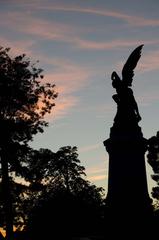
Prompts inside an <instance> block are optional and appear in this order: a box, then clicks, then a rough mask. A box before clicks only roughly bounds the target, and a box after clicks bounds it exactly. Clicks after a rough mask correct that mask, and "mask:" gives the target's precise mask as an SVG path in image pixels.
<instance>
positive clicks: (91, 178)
mask: <svg viewBox="0 0 159 240" xmlns="http://www.w3.org/2000/svg"><path fill="white" fill-rule="evenodd" d="M106 178H107V176H106V175H105V174H102V175H97V176H92V177H88V179H89V181H93V182H95V181H101V180H104V179H105V180H106Z"/></svg>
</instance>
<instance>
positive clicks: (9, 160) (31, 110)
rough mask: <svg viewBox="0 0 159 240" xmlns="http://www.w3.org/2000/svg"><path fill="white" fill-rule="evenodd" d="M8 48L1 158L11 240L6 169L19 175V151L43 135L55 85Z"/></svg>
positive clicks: (0, 95) (1, 62) (0, 79)
mask: <svg viewBox="0 0 159 240" xmlns="http://www.w3.org/2000/svg"><path fill="white" fill-rule="evenodd" d="M9 51H10V49H9V48H3V47H1V48H0V132H1V138H0V157H1V159H0V160H1V177H2V193H3V194H2V195H3V205H4V212H5V216H6V218H5V221H6V239H7V240H12V239H13V213H12V198H11V194H10V184H9V182H10V181H9V169H10V168H14V170H15V174H16V169H17V172H18V173H19V169H20V164H21V162H20V161H22V158H21V157H17V158H16V156H17V152H18V151H19V149H21V150H22V149H23V148H25V147H26V146H27V143H28V141H30V140H32V139H33V135H35V134H37V133H38V132H43V129H44V127H45V126H47V125H48V123H47V122H46V121H45V120H44V116H45V114H46V113H50V111H51V109H52V107H53V106H54V105H55V104H54V99H55V98H56V97H57V94H56V93H55V91H54V87H55V85H54V84H53V85H51V84H49V83H46V84H44V83H40V79H41V80H42V79H43V75H42V69H40V68H37V67H36V64H34V63H33V64H32V63H31V61H30V59H29V58H27V57H26V55H25V54H22V55H19V56H16V57H12V56H11V55H9Z"/></svg>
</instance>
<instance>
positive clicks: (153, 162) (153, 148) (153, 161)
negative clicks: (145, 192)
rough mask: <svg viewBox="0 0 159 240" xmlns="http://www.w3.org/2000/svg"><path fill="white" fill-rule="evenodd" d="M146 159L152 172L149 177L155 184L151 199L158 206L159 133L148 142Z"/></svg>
mask: <svg viewBox="0 0 159 240" xmlns="http://www.w3.org/2000/svg"><path fill="white" fill-rule="evenodd" d="M147 159H148V163H149V164H150V166H151V167H152V169H153V172H154V174H153V175H152V176H151V177H152V179H153V180H154V181H155V182H156V183H157V186H155V187H153V188H152V197H153V198H155V199H156V200H157V202H158V204H159V132H157V134H156V136H153V137H151V138H150V139H149V140H148V154H147ZM158 204H157V205H158Z"/></svg>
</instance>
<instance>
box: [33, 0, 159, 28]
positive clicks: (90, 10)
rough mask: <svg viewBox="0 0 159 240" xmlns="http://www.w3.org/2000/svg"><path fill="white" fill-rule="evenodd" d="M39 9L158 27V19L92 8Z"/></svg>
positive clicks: (54, 7) (58, 7)
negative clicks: (92, 15) (86, 14)
mask: <svg viewBox="0 0 159 240" xmlns="http://www.w3.org/2000/svg"><path fill="white" fill-rule="evenodd" d="M38 8H40V9H45V10H54V11H57V10H58V11H67V12H79V13H89V14H95V15H99V16H106V17H113V18H117V19H121V20H123V21H125V22H127V23H129V24H130V25H134V26H138V27H142V26H159V19H147V18H143V17H138V16H131V15H128V14H125V13H122V12H117V11H112V10H103V9H97V8H96V9H93V8H82V7H71V6H68V7H67V6H55V5H51V4H50V5H49V6H48V5H47V6H46V5H45V6H44V5H40V6H38Z"/></svg>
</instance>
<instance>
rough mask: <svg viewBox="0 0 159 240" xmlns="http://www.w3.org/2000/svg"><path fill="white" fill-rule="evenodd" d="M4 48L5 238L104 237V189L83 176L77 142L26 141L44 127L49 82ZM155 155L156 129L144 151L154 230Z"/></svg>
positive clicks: (158, 175) (1, 199)
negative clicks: (55, 145) (35, 144)
mask: <svg viewBox="0 0 159 240" xmlns="http://www.w3.org/2000/svg"><path fill="white" fill-rule="evenodd" d="M9 51H10V49H9V48H3V47H1V48H0V133H1V137H0V166H1V168H0V177H1V182H0V227H2V228H3V229H5V230H6V238H5V239H7V240H13V239H16V240H37V239H39V240H40V239H41V240H42V239H77V237H82V236H85V237H86V236H87V237H90V239H91V236H92V239H104V235H107V221H109V219H108V218H107V208H106V204H105V202H106V201H105V197H104V189H103V188H100V187H96V186H95V185H94V184H92V183H91V182H89V181H88V180H86V173H85V168H84V166H82V165H81V163H80V160H79V158H78V151H77V147H75V146H63V147H61V148H60V149H59V150H58V151H57V152H52V151H51V150H49V149H43V148H41V149H39V150H35V149H32V148H31V147H30V145H29V143H30V141H32V140H33V137H34V135H36V134H37V133H43V131H44V128H45V127H47V126H48V122H47V121H45V115H46V114H47V113H50V112H51V110H52V109H53V108H54V106H55V99H56V97H57V96H58V94H57V93H56V91H55V85H54V84H50V83H45V81H43V78H44V76H43V75H42V71H43V70H42V69H41V68H37V67H36V64H37V63H31V61H30V59H29V58H27V57H26V56H25V54H22V55H19V56H16V57H12V56H11V54H9V53H10V52H9ZM158 156H159V134H157V135H156V136H154V137H152V138H150V139H149V140H148V154H147V158H148V162H149V164H150V165H151V166H152V168H153V170H154V175H153V176H152V178H153V179H154V180H155V181H156V182H157V186H156V187H155V188H153V189H152V197H153V198H155V199H156V202H155V205H154V218H155V219H156V221H154V222H153V223H154V226H153V227H154V229H155V228H157V226H159V225H158V222H159V210H158V206H159V204H158V201H159V157H158ZM119 207H120V206H119ZM134 221H135V220H134ZM13 226H15V228H16V231H15V232H13ZM154 229H153V228H152V231H153V230H154ZM108 230H109V229H108ZM0 239H3V237H2V236H0Z"/></svg>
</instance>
